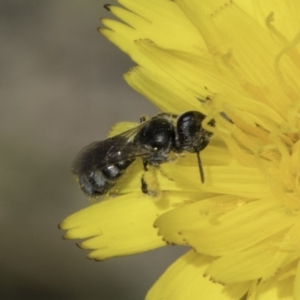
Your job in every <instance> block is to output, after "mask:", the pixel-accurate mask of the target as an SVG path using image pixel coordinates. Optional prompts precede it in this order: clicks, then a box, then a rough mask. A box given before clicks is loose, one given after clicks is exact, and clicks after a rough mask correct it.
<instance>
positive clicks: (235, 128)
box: [61, 0, 300, 300]
mask: <svg viewBox="0 0 300 300" xmlns="http://www.w3.org/2000/svg"><path fill="white" fill-rule="evenodd" d="M119 2H120V3H121V4H122V5H123V6H124V7H125V8H121V7H116V6H110V7H109V8H110V11H111V12H112V13H113V14H114V15H115V16H117V17H118V18H119V19H120V20H121V21H122V22H118V21H114V20H108V19H105V20H103V24H104V25H105V27H106V28H105V29H100V32H101V33H102V34H103V35H104V36H106V37H107V38H108V39H109V40H110V41H111V42H113V43H114V44H116V45H117V46H118V47H119V48H120V49H121V50H123V51H125V52H126V53H127V54H128V55H130V57H131V58H132V59H133V61H135V62H136V64H137V65H138V66H137V67H135V68H133V69H132V70H130V71H129V72H128V73H127V74H125V80H126V81H127V82H128V84H129V85H130V86H132V87H133V88H134V89H135V90H136V91H138V92H139V93H141V94H143V95H144V96H145V97H147V98H148V99H149V100H151V101H152V102H153V103H154V104H155V105H156V106H158V107H159V108H160V109H161V110H162V111H166V112H172V113H178V114H179V113H181V112H184V111H188V110H198V111H201V112H203V113H205V114H206V115H208V117H213V118H214V119H215V121H216V126H215V128H214V137H213V139H212V140H211V142H210V144H209V146H208V147H207V148H206V149H205V150H204V151H203V152H201V155H202V161H203V165H204V173H205V183H204V184H201V182H200V180H199V170H198V166H197V160H196V157H195V155H193V154H187V155H186V156H185V157H184V158H180V159H178V161H176V163H165V164H162V165H161V167H160V169H161V172H160V171H159V170H156V176H157V181H158V183H159V186H160V190H161V191H162V192H161V197H160V198H158V199H155V198H151V197H149V196H146V195H144V194H142V193H141V191H140V177H141V174H142V170H141V169H142V168H141V165H140V162H136V163H135V164H134V165H133V166H132V169H131V175H130V176H127V177H125V178H124V180H122V181H121V182H120V184H119V187H118V191H119V193H120V195H119V196H118V197H116V198H113V199H109V200H107V201H102V202H98V203H96V204H93V205H91V206H89V207H87V208H86V209H83V210H81V211H79V212H77V213H75V214H73V215H71V216H69V217H68V218H66V219H65V220H64V221H63V223H62V224H61V228H62V229H64V230H67V233H66V235H65V237H66V238H67V239H78V238H80V239H85V241H84V242H82V243H81V247H82V248H84V249H90V250H92V252H91V253H90V254H89V255H88V257H89V258H91V259H97V260H102V259H106V258H109V257H113V256H120V255H128V254H133V253H138V252H141V251H146V250H150V249H154V248H157V247H162V246H165V245H166V244H175V245H186V246H188V247H191V248H192V250H190V251H188V252H187V254H186V255H184V256H183V257H181V258H179V259H178V260H177V261H176V262H174V263H173V265H172V266H170V267H169V268H168V269H167V270H166V272H165V273H164V274H163V275H162V276H161V278H160V279H159V280H158V281H157V282H156V283H155V284H154V286H153V287H152V288H151V290H150V291H149V293H148V295H147V299H149V300H157V299H172V300H174V299H175V300H176V299H192V300H193V299H210V300H212V299H218V300H219V299H236V300H238V299H241V298H242V297H243V299H248V300H250V299H251V300H252V299H259V300H264V299H266V300H269V299H300V278H299V277H300V266H299V257H300V218H299V209H300V197H299V159H300V153H299V127H300V112H299V109H300V101H299V99H300V80H299V78H300V56H299V53H298V52H299V51H300V46H299V42H300V22H299V16H300V2H299V1H298V0H274V1H263V0H251V1H250V0H248V1H244V0H237V1H224V0H201V1H200V0H175V1H170V0H151V1H149V0H120V1H119ZM123 125H124V124H123ZM127 125H128V124H127ZM124 126H125V125H124ZM203 126H204V127H205V126H206V125H205V124H204V125H203ZM120 128H123V129H120ZM120 130H124V127H120V126H117V127H116V128H115V130H113V133H114V134H115V133H117V132H120ZM153 224H154V226H153Z"/></svg>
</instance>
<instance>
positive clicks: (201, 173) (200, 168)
mask: <svg viewBox="0 0 300 300" xmlns="http://www.w3.org/2000/svg"><path fill="white" fill-rule="evenodd" d="M196 154H197V160H198V166H199V172H200V178H201V182H202V183H204V172H203V167H202V162H201V159H200V151H197V152H196Z"/></svg>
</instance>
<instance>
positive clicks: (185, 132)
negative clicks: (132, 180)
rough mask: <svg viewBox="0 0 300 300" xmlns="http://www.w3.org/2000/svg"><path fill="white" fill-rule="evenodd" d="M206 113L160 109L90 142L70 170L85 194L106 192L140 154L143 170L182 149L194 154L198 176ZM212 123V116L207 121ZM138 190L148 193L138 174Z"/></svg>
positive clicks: (206, 140) (205, 141) (205, 138)
mask: <svg viewBox="0 0 300 300" xmlns="http://www.w3.org/2000/svg"><path fill="white" fill-rule="evenodd" d="M205 117H206V116H205V115H203V114H202V113H200V112H197V111H188V112H185V113H183V114H182V115H180V116H177V115H172V114H167V113H160V114H158V115H156V116H155V117H153V118H151V119H149V120H147V121H145V120H144V119H141V122H142V123H141V124H140V125H139V126H137V127H135V128H133V129H130V130H128V131H125V132H123V133H121V134H119V135H116V136H114V137H111V138H108V139H106V140H104V141H100V142H94V143H92V144H90V145H89V146H87V147H85V148H83V150H82V151H81V152H80V153H79V154H78V155H77V157H76V159H75V161H74V163H73V165H72V168H71V169H72V172H73V173H74V174H75V176H76V177H77V179H78V181H79V185H80V187H81V189H82V190H83V192H84V193H85V194H86V195H88V196H92V197H94V196H99V195H104V194H107V193H108V192H109V191H110V190H111V189H112V187H113V186H114V185H115V184H116V182H117V181H118V180H119V178H120V177H121V176H122V174H123V173H124V172H125V171H126V169H127V168H128V167H129V166H130V165H131V164H132V163H133V161H134V160H135V159H136V158H138V157H141V158H142V160H143V165H144V170H145V171H147V170H148V166H156V167H157V166H159V165H160V164H162V163H165V162H168V161H169V160H170V158H169V157H170V153H171V152H174V153H182V152H184V151H187V152H192V153H196V154H197V159H198V165H199V171H200V177H201V181H202V183H204V173H203V169H202V164H201V160H200V151H202V150H203V149H204V148H205V147H206V146H207V145H208V143H209V140H210V138H211V136H212V132H210V131H207V130H205V129H204V128H203V127H202V121H203V120H204V118H205ZM207 124H208V125H210V126H214V125H215V121H214V120H213V119H212V120H210V121H209V122H208V123H207ZM142 191H143V192H144V193H148V190H147V184H146V183H145V182H144V180H143V178H142Z"/></svg>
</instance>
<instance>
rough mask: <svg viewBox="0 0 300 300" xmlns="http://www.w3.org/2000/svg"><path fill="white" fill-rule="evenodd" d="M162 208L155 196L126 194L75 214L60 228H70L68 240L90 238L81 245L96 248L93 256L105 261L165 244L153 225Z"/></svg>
mask: <svg viewBox="0 0 300 300" xmlns="http://www.w3.org/2000/svg"><path fill="white" fill-rule="evenodd" d="M161 211H162V210H161V208H160V207H159V205H158V204H157V203H156V202H155V201H153V199H152V198H150V197H147V196H142V195H141V193H136V194H130V195H124V196H119V197H117V198H114V199H110V200H107V201H102V202H99V203H96V204H93V205H91V206H89V207H87V208H85V209H83V210H80V211H78V212H76V213H74V214H73V215H71V216H69V217H67V218H66V219H65V220H64V221H63V222H62V223H61V224H60V228H61V229H63V230H67V233H66V234H65V238H66V239H79V238H80V239H87V238H88V239H87V240H86V241H84V242H83V243H81V247H82V248H84V249H90V250H94V251H93V252H91V253H90V254H89V255H88V257H89V258H92V259H97V260H102V259H105V258H109V257H113V256H119V255H128V254H133V253H138V252H142V251H146V250H150V249H155V248H158V247H162V246H164V245H165V242H163V241H162V239H161V238H160V237H158V236H157V231H156V229H155V228H153V220H154V219H155V218H156V217H157V216H158V215H159V214H160V213H161Z"/></svg>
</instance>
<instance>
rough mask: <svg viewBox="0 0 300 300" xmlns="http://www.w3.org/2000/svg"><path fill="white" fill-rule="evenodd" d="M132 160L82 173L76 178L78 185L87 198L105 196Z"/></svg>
mask: <svg viewBox="0 0 300 300" xmlns="http://www.w3.org/2000/svg"><path fill="white" fill-rule="evenodd" d="M133 161H134V159H130V160H124V161H120V162H117V163H116V164H114V165H110V166H107V167H105V168H103V169H102V170H100V169H95V170H93V171H88V172H84V174H82V175H80V176H78V180H79V185H80V187H81V189H82V190H83V191H84V193H85V194H87V195H88V196H91V197H94V196H101V195H105V194H107V193H108V192H109V190H111V189H112V188H113V186H114V185H115V184H116V182H117V181H118V179H119V177H120V176H121V175H123V174H124V172H125V171H126V169H127V168H128V167H129V166H130V165H131V163H132V162H133Z"/></svg>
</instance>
